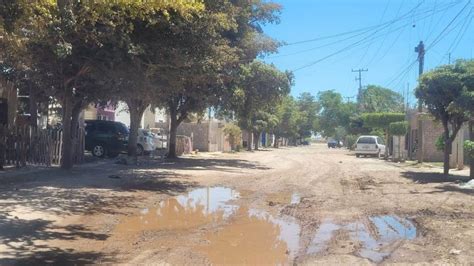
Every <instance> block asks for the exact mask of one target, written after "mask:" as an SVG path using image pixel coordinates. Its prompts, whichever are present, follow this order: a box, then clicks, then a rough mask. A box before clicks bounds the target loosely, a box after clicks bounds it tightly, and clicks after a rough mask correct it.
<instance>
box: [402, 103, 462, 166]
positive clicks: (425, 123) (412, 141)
mask: <svg viewBox="0 0 474 266" xmlns="http://www.w3.org/2000/svg"><path fill="white" fill-rule="evenodd" d="M407 119H408V122H409V128H410V131H409V132H408V134H407V136H406V138H407V141H406V143H404V144H405V145H404V146H405V150H406V153H407V154H408V158H410V159H411V160H418V161H419V162H442V161H443V159H444V154H443V151H440V150H438V149H437V148H436V141H437V139H438V138H439V137H440V136H442V135H443V133H444V129H443V126H442V125H441V123H440V122H438V121H436V120H435V119H434V118H433V116H431V115H430V114H428V113H424V112H423V113H418V112H415V111H413V112H410V113H408V114H407ZM468 137H469V134H468V128H467V123H466V124H465V125H464V126H463V127H462V128H461V130H459V132H458V135H457V137H456V139H455V140H454V141H453V144H452V149H451V156H450V166H451V167H452V168H458V169H462V168H463V167H464V161H465V159H466V156H465V154H464V146H463V143H464V140H467V139H468ZM401 145H402V146H403V143H402V144H401Z"/></svg>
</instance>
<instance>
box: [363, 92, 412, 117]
mask: <svg viewBox="0 0 474 266" xmlns="http://www.w3.org/2000/svg"><path fill="white" fill-rule="evenodd" d="M361 100H362V102H361V106H362V110H363V111H364V112H366V113H380V112H402V111H403V97H402V96H401V95H400V94H399V93H396V92H394V91H392V90H390V89H387V88H384V87H381V86H377V85H368V86H367V88H366V89H364V90H363V91H362V99H361Z"/></svg>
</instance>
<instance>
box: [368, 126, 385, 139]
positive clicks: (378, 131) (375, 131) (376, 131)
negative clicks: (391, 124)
mask: <svg viewBox="0 0 474 266" xmlns="http://www.w3.org/2000/svg"><path fill="white" fill-rule="evenodd" d="M369 135H374V136H377V137H381V138H384V137H385V133H384V132H383V130H382V129H380V128H377V129H372V131H370V133H369Z"/></svg>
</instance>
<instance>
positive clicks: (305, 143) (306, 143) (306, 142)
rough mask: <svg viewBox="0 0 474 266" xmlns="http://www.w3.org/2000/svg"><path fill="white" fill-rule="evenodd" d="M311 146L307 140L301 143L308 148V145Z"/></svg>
mask: <svg viewBox="0 0 474 266" xmlns="http://www.w3.org/2000/svg"><path fill="white" fill-rule="evenodd" d="M309 144H310V143H309V141H307V140H303V141H302V142H301V145H305V146H307V145H309Z"/></svg>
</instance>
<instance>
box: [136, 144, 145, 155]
mask: <svg viewBox="0 0 474 266" xmlns="http://www.w3.org/2000/svg"><path fill="white" fill-rule="evenodd" d="M143 153H144V149H143V146H142V145H140V144H138V145H137V155H138V156H142V155H143Z"/></svg>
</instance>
